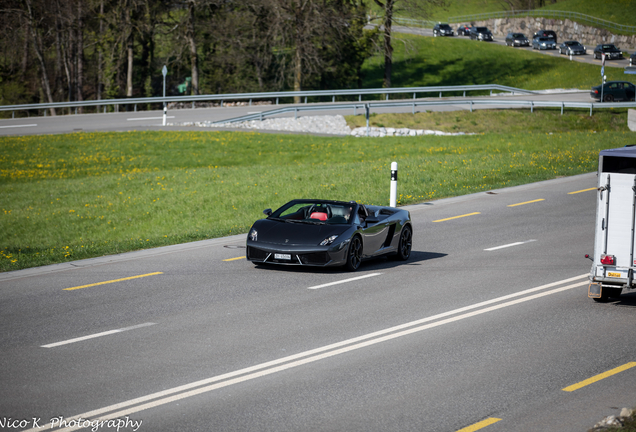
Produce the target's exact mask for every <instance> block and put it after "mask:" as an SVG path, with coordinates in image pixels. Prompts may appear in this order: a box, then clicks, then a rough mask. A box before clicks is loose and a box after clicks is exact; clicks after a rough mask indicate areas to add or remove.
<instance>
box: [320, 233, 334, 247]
mask: <svg viewBox="0 0 636 432" xmlns="http://www.w3.org/2000/svg"><path fill="white" fill-rule="evenodd" d="M337 238H338V236H337V235H332V236H330V237H327V238H326V239H324V240H323V241H321V242H320V246H329V245H330V244H331V243H333V242H334V241H335V240H336V239H337Z"/></svg>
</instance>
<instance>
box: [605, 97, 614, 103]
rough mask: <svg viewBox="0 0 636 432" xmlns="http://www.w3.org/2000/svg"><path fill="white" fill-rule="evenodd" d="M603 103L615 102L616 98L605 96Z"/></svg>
mask: <svg viewBox="0 0 636 432" xmlns="http://www.w3.org/2000/svg"><path fill="white" fill-rule="evenodd" d="M603 101H605V102H614V96H612V95H605V96H603Z"/></svg>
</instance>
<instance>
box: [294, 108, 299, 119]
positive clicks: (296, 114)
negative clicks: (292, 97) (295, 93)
mask: <svg viewBox="0 0 636 432" xmlns="http://www.w3.org/2000/svg"><path fill="white" fill-rule="evenodd" d="M294 120H298V108H296V107H294Z"/></svg>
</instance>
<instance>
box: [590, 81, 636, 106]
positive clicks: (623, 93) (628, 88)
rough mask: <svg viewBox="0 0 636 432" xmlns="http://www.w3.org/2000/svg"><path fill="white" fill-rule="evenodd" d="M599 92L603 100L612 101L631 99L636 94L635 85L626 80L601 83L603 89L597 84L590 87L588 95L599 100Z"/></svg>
mask: <svg viewBox="0 0 636 432" xmlns="http://www.w3.org/2000/svg"><path fill="white" fill-rule="evenodd" d="M601 93H602V97H603V102H614V101H633V100H634V96H635V95H636V87H635V86H634V84H632V83H630V82H627V81H609V82H606V83H605V84H603V90H602V91H601V86H600V85H597V86H596V87H592V91H591V92H590V97H591V98H592V99H594V100H597V101H600V100H601Z"/></svg>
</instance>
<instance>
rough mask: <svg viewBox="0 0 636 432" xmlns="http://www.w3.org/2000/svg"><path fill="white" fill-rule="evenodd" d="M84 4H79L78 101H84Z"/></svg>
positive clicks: (80, 110) (80, 109)
mask: <svg viewBox="0 0 636 432" xmlns="http://www.w3.org/2000/svg"><path fill="white" fill-rule="evenodd" d="M82 2H83V0H79V1H78V2H77V90H76V93H77V100H78V101H83V100H84V92H83V87H84V18H83V17H82V14H83V11H82ZM79 112H80V114H81V113H83V112H84V110H83V108H82V107H79Z"/></svg>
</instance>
